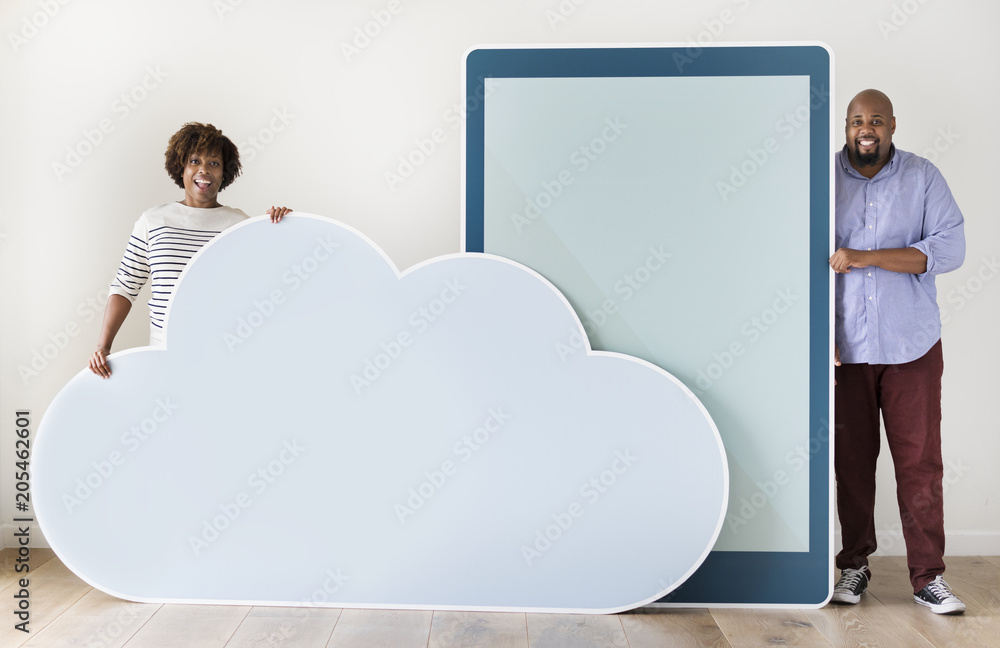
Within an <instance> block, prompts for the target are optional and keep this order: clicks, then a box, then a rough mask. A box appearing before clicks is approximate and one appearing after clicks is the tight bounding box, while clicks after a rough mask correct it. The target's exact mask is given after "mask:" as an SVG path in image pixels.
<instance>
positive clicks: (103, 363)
mask: <svg viewBox="0 0 1000 648" xmlns="http://www.w3.org/2000/svg"><path fill="white" fill-rule="evenodd" d="M89 366H90V370H91V371H93V372H94V373H95V374H97V375H98V376H100V377H101V378H110V377H111V367H110V366H108V350H107V349H98V350H97V351H94V353H93V355H91V356H90V365H89Z"/></svg>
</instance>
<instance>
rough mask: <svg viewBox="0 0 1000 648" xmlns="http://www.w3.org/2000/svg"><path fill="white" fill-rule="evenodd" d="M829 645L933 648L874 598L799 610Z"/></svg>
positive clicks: (862, 598)
mask: <svg viewBox="0 0 1000 648" xmlns="http://www.w3.org/2000/svg"><path fill="white" fill-rule="evenodd" d="M802 612H803V614H805V615H806V618H807V619H809V621H810V622H811V623H812V624H813V625H814V626H816V629H817V630H819V631H820V632H821V633H822V634H823V636H824V637H826V639H827V641H829V642H830V644H832V645H834V646H837V648H867V647H868V646H879V648H933V646H932V644H930V643H929V642H928V641H927V640H926V639H924V638H923V637H922V636H921V635H920V633H918V632H917V631H916V630H914V629H913V628H911V627H910V626H908V625H907V624H906V623H904V622H903V621H901V620H900V619H899V618H897V617H896V616H894V615H893V614H891V613H890V612H889V611H888V610H887V609H886V607H885V605H883V604H882V602H881V601H879V600H878V599H877V598H875V597H874V596H869V595H867V594H866V595H865V596H862V597H861V602H860V603H858V604H857V605H838V604H836V603H831V604H829V605H827V606H826V607H823V608H821V609H819V610H803V611H802Z"/></svg>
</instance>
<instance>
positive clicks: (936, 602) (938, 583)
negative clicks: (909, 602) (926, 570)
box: [913, 576, 965, 614]
mask: <svg viewBox="0 0 1000 648" xmlns="http://www.w3.org/2000/svg"><path fill="white" fill-rule="evenodd" d="M913 602H914V603H919V604H920V605H926V606H927V607H929V608H930V609H931V612H933V613H934V614H961V613H962V612H965V603H962V601H960V600H959V599H958V597H957V596H955V595H954V594H952V593H951V589H950V588H949V587H948V583H946V582H944V579H943V578H941V577H940V576H937V577H935V578H934V580H932V581H931V582H929V583H927V584H926V585H924V589H922V590H920V591H919V592H917V593H916V594H914V595H913Z"/></svg>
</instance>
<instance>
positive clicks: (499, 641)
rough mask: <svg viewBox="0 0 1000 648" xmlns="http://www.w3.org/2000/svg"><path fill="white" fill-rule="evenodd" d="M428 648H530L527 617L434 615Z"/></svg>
mask: <svg viewBox="0 0 1000 648" xmlns="http://www.w3.org/2000/svg"><path fill="white" fill-rule="evenodd" d="M428 646H429V648H474V647H475V648H528V626H527V621H526V620H525V616H524V614H522V613H517V612H435V613H434V619H433V621H431V635H430V641H429V642H428Z"/></svg>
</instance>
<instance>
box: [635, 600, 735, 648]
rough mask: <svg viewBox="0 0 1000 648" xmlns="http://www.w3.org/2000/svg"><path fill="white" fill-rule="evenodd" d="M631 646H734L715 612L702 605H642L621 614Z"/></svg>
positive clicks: (695, 647) (656, 647)
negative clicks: (714, 614) (693, 607)
mask: <svg viewBox="0 0 1000 648" xmlns="http://www.w3.org/2000/svg"><path fill="white" fill-rule="evenodd" d="M619 616H620V618H621V622H622V626H623V627H624V628H625V635H626V637H628V644H629V646H631V648H662V646H671V647H673V646H678V647H682V648H683V647H688V648H730V646H731V645H732V644H730V643H729V640H728V639H726V635H725V634H724V633H723V632H722V629H721V628H720V627H719V624H717V623H716V622H715V619H714V618H712V614H711V612H709V611H708V610H705V609H701V608H695V609H679V608H640V609H638V610H633V611H632V612H630V613H628V614H621V615H619Z"/></svg>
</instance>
